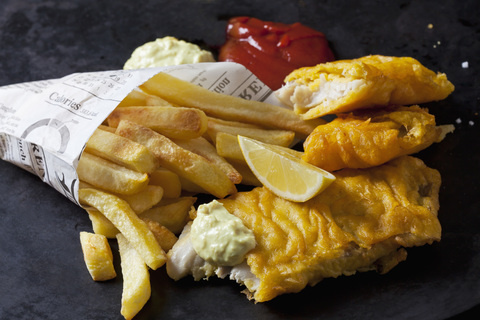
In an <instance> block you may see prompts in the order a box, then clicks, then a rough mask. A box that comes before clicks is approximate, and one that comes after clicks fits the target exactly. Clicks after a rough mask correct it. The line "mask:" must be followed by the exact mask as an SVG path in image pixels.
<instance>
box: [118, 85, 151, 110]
mask: <svg viewBox="0 0 480 320" xmlns="http://www.w3.org/2000/svg"><path fill="white" fill-rule="evenodd" d="M148 96H150V95H149V94H147V93H145V92H144V91H142V90H139V89H138V88H137V89H135V90H133V91H131V92H130V93H129V94H128V95H127V96H126V97H125V98H124V99H123V100H122V101H121V102H120V103H119V104H118V106H117V107H131V106H145V105H146V99H147V97H148Z"/></svg>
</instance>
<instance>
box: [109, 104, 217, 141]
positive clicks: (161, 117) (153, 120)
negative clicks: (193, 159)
mask: <svg viewBox="0 0 480 320" xmlns="http://www.w3.org/2000/svg"><path fill="white" fill-rule="evenodd" d="M107 120H108V125H109V126H111V127H117V126H118V124H119V122H120V121H121V120H130V121H132V122H136V123H141V124H142V125H143V126H145V127H147V128H150V129H152V130H154V131H157V132H158V133H161V134H163V135H165V136H167V137H169V138H178V139H192V138H197V137H200V136H201V135H202V134H203V133H204V132H205V131H206V130H207V122H208V120H207V116H206V115H205V113H204V112H203V111H201V110H198V109H194V108H180V107H172V106H169V107H167V106H160V107H125V108H117V109H115V110H114V111H113V112H112V113H111V114H110V115H109V116H108V118H107Z"/></svg>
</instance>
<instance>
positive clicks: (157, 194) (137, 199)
mask: <svg viewBox="0 0 480 320" xmlns="http://www.w3.org/2000/svg"><path fill="white" fill-rule="evenodd" d="M120 198H122V199H124V200H126V201H127V202H128V204H129V205H130V207H131V208H132V209H133V211H135V213H136V214H139V213H142V212H144V211H146V210H148V209H150V208H151V207H153V206H154V205H156V204H158V203H159V202H160V200H162V198H163V188H162V187H160V186H153V185H148V186H146V187H145V189H143V190H142V191H140V192H138V193H135V194H132V195H121V197H120Z"/></svg>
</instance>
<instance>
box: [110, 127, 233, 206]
mask: <svg viewBox="0 0 480 320" xmlns="http://www.w3.org/2000/svg"><path fill="white" fill-rule="evenodd" d="M116 133H117V134H119V135H121V136H123V137H126V138H128V139H131V140H133V141H136V142H138V143H141V144H143V145H144V146H146V147H147V148H148V149H149V150H150V151H151V152H152V153H153V154H154V155H155V156H156V157H157V159H158V160H159V162H160V165H161V166H162V167H165V168H167V169H169V170H171V171H173V172H175V173H176V174H178V175H179V176H182V177H184V178H186V179H188V180H190V181H192V182H194V183H195V184H197V185H199V186H200V187H202V188H203V189H205V190H206V191H208V192H209V193H211V194H212V195H214V196H216V197H218V198H223V197H225V196H227V195H229V194H233V193H235V192H236V190H237V189H236V188H235V184H234V183H233V182H232V181H230V179H229V178H228V177H227V175H226V174H225V173H224V172H223V171H222V170H220V169H219V168H217V167H216V166H215V165H213V164H212V163H210V162H209V161H208V160H207V159H205V158H204V157H202V156H199V155H198V154H195V153H193V152H191V151H188V150H186V149H184V148H182V147H180V146H178V145H177V144H176V143H174V142H173V141H172V140H170V139H168V138H167V137H165V136H163V135H161V134H159V133H158V132H155V131H153V130H151V129H149V128H147V127H144V126H142V125H139V124H136V123H133V122H131V121H127V120H122V121H121V122H120V123H119V125H118V128H117V131H116Z"/></svg>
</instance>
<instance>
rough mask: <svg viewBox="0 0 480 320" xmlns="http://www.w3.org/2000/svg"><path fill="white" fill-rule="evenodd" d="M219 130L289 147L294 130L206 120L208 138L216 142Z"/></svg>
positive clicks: (293, 136)
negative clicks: (233, 124) (244, 125)
mask: <svg viewBox="0 0 480 320" xmlns="http://www.w3.org/2000/svg"><path fill="white" fill-rule="evenodd" d="M219 132H225V133H229V134H232V135H235V136H236V135H241V136H244V137H248V138H252V139H255V140H258V141H262V142H265V143H268V144H275V145H279V146H282V147H289V146H290V145H291V144H292V142H293V139H294V138H295V132H293V131H288V130H268V129H260V128H248V127H240V126H239V127H235V126H232V125H225V124H222V123H219V122H216V121H210V120H209V121H208V129H207V134H208V135H209V136H210V139H211V140H212V141H213V142H214V143H216V137H217V134H218V133H219Z"/></svg>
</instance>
